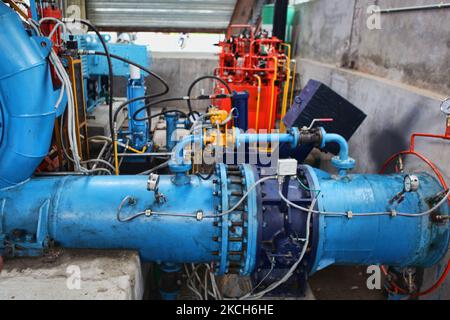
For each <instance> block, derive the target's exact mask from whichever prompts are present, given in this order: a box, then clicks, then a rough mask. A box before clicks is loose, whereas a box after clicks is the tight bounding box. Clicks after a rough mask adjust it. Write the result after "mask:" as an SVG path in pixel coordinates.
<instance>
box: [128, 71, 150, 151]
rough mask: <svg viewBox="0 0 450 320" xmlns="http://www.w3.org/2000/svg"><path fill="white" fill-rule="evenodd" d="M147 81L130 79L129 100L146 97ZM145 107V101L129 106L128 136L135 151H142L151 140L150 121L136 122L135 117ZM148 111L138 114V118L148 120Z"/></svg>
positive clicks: (142, 78)
mask: <svg viewBox="0 0 450 320" xmlns="http://www.w3.org/2000/svg"><path fill="white" fill-rule="evenodd" d="M145 91H146V90H145V79H144V77H143V76H141V79H129V80H128V85H127V99H128V100H132V99H134V98H138V97H143V96H145ZM144 105H145V100H139V101H135V102H132V103H130V104H129V105H128V131H129V132H128V134H127V136H130V137H131V146H132V147H133V148H135V149H138V150H142V149H143V148H144V147H145V146H147V145H148V143H149V141H150V139H149V128H148V126H149V123H148V121H135V120H134V119H133V115H134V114H135V112H136V111H137V110H138V109H140V108H142V107H143V106H144ZM146 117H147V110H142V111H141V112H139V113H138V115H137V118H146Z"/></svg>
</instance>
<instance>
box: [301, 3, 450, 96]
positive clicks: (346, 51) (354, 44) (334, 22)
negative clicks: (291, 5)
mask: <svg viewBox="0 0 450 320" xmlns="http://www.w3.org/2000/svg"><path fill="white" fill-rule="evenodd" d="M438 3H439V1H435V0H383V1H379V0H315V1H310V2H307V3H303V4H300V5H298V6H297V12H296V19H295V21H296V22H295V28H294V48H295V52H296V54H297V55H298V57H301V58H306V59H311V60H316V61H318V62H323V63H329V64H335V65H337V66H346V67H350V68H353V69H356V70H359V71H363V72H367V73H370V74H373V75H377V76H381V77H385V78H387V79H391V80H396V81H400V82H403V83H407V84H410V85H415V86H417V87H422V88H426V89H429V90H432V91H435V92H438V93H441V94H447V95H450V81H449V79H448V70H450V50H449V48H450V9H448V8H447V9H435V10H416V11H410V12H399V13H389V14H382V15H381V16H380V19H379V21H380V26H381V29H373V28H368V27H367V22H368V20H369V19H370V17H371V14H372V12H368V9H370V6H371V5H378V6H379V7H380V8H381V9H388V8H399V7H400V8H401V7H409V6H419V5H431V4H438Z"/></svg>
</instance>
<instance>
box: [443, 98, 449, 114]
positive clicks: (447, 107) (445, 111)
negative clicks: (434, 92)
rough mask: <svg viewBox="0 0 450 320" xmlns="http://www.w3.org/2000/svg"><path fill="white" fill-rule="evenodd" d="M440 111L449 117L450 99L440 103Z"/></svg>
mask: <svg viewBox="0 0 450 320" xmlns="http://www.w3.org/2000/svg"><path fill="white" fill-rule="evenodd" d="M441 111H442V112H443V113H445V114H446V115H448V116H450V98H447V99H445V100H444V101H443V102H442V104H441Z"/></svg>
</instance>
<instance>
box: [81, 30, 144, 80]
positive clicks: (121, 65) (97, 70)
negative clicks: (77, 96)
mask: <svg viewBox="0 0 450 320" xmlns="http://www.w3.org/2000/svg"><path fill="white" fill-rule="evenodd" d="M75 37H76V39H77V40H78V46H79V49H82V50H93V51H99V52H104V50H103V46H102V44H101V42H100V41H99V40H98V37H97V36H95V35H92V34H85V35H76V36H75ZM104 39H105V41H106V43H107V45H108V50H109V51H110V53H111V54H115V55H118V56H120V57H123V58H126V59H128V60H131V61H133V62H136V63H138V64H140V65H142V66H144V67H150V66H151V59H149V58H148V52H147V47H146V46H141V45H136V44H133V43H110V42H109V41H111V37H110V36H109V35H104ZM86 57H87V59H85V61H86V62H87V64H86V68H85V72H86V74H85V75H86V76H87V77H91V76H108V75H109V70H108V62H107V59H106V57H104V56H86ZM113 69H114V75H115V76H117V77H127V78H128V77H129V76H130V68H129V65H128V63H126V62H122V61H119V60H116V59H113ZM142 75H143V76H147V74H145V73H144V72H142Z"/></svg>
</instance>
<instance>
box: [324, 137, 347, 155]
mask: <svg viewBox="0 0 450 320" xmlns="http://www.w3.org/2000/svg"><path fill="white" fill-rule="evenodd" d="M331 142H335V143H337V144H338V145H339V159H341V160H348V143H347V140H345V138H344V137H343V136H341V135H339V134H336V133H326V134H325V136H324V138H323V145H324V146H325V144H327V143H331Z"/></svg>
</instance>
